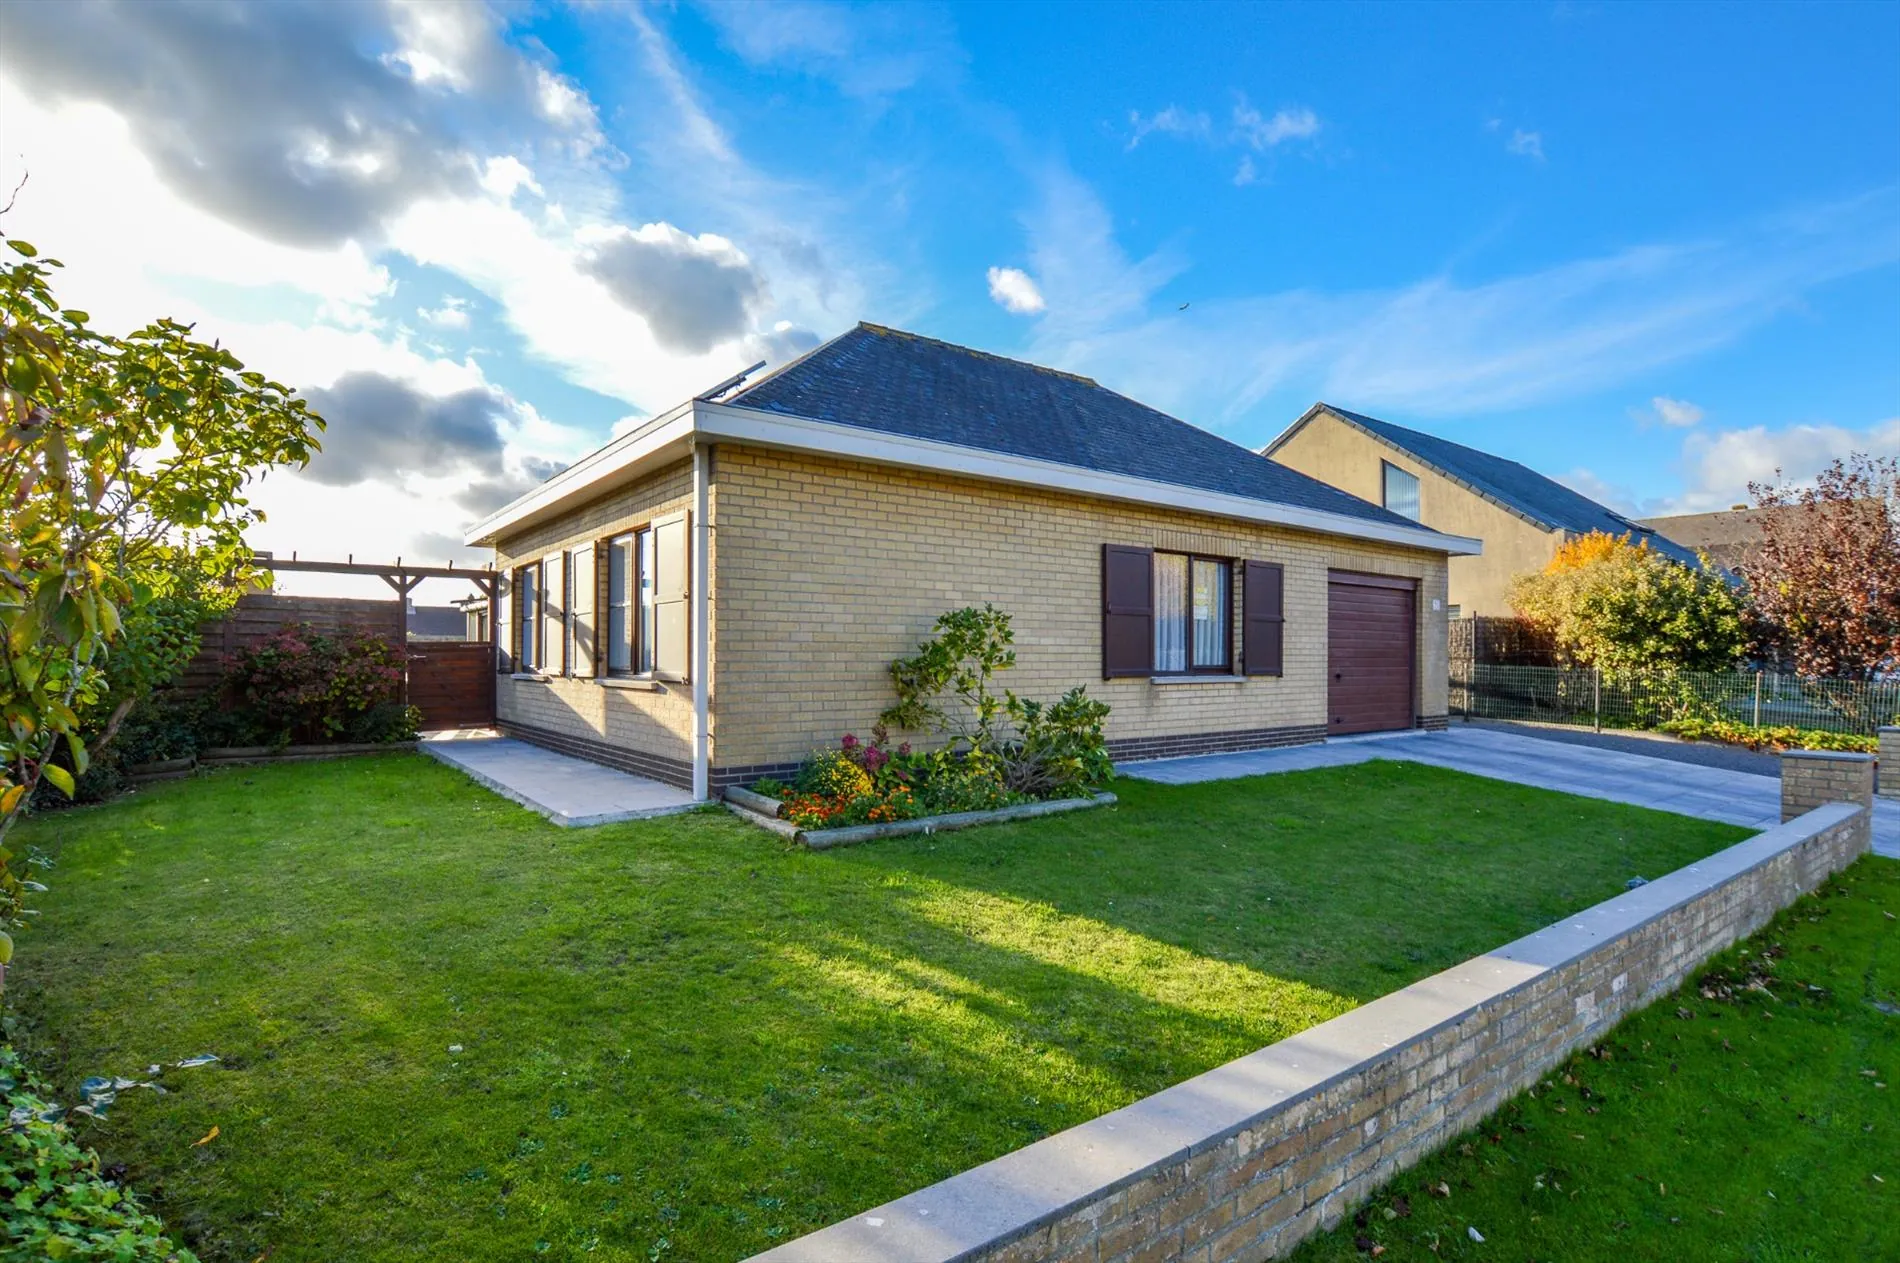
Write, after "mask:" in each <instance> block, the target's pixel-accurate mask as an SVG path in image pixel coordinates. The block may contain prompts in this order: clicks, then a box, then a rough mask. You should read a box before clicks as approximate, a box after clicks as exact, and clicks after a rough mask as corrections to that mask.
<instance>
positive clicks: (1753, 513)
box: [1642, 505, 1773, 570]
mask: <svg viewBox="0 0 1900 1263" xmlns="http://www.w3.org/2000/svg"><path fill="white" fill-rule="evenodd" d="M1771 512H1773V510H1769V509H1751V508H1749V507H1747V506H1746V505H1737V506H1736V507H1735V508H1733V509H1723V510H1721V511H1719V512H1716V513H1679V514H1677V515H1675V516H1674V517H1651V518H1644V519H1643V520H1642V522H1643V525H1644V526H1646V527H1648V528H1649V529H1650V530H1652V531H1655V532H1656V533H1657V534H1658V535H1662V536H1664V537H1665V538H1667V539H1669V540H1672V541H1674V542H1675V543H1677V544H1680V545H1682V547H1684V548H1693V549H1699V550H1700V551H1702V552H1705V553H1707V554H1708V555H1709V560H1711V561H1713V562H1715V563H1716V564H1717V565H1718V566H1726V567H1727V568H1728V569H1730V570H1735V569H1739V568H1740V566H1741V564H1742V563H1743V562H1744V561H1746V560H1747V559H1748V554H1749V553H1750V551H1752V550H1753V549H1754V548H1755V547H1756V546H1757V545H1759V544H1760V543H1761V542H1762V538H1763V534H1762V523H1763V522H1764V521H1765V520H1766V519H1767V517H1768V515H1769V514H1770V513H1771Z"/></svg>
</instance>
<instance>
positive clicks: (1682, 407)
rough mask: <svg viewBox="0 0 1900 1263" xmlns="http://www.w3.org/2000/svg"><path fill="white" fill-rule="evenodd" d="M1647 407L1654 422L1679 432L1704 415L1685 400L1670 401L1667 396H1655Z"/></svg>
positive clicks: (1695, 406)
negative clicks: (1656, 421)
mask: <svg viewBox="0 0 1900 1263" xmlns="http://www.w3.org/2000/svg"><path fill="white" fill-rule="evenodd" d="M1649 407H1650V410H1651V411H1650V414H1651V415H1652V416H1654V417H1655V419H1656V420H1658V421H1660V422H1662V423H1663V424H1664V425H1667V426H1672V427H1674V428H1676V429H1679V430H1686V429H1688V428H1689V427H1690V426H1692V425H1695V424H1696V423H1697V422H1699V421H1701V420H1702V418H1703V417H1704V416H1705V415H1706V414H1705V413H1704V412H1703V411H1702V409H1701V408H1700V407H1698V406H1697V405H1695V404H1692V403H1690V402H1689V401H1688V400H1687V399H1671V398H1670V397H1669V396H1667V395H1657V396H1656V397H1655V398H1654V399H1651V400H1650V401H1649Z"/></svg>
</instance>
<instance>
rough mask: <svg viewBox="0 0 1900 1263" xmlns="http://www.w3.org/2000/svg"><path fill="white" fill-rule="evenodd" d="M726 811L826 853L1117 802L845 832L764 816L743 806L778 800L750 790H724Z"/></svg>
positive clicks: (1021, 807)
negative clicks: (837, 847) (798, 824)
mask: <svg viewBox="0 0 1900 1263" xmlns="http://www.w3.org/2000/svg"><path fill="white" fill-rule="evenodd" d="M725 798H726V810H727V811H730V812H731V813H732V814H733V815H735V816H738V817H739V818H740V819H741V820H744V821H746V822H748V823H750V824H755V825H758V826H759V827H760V828H762V829H768V830H770V831H771V832H773V833H776V834H778V835H779V836H780V837H782V838H785V839H787V840H789V841H791V842H795V843H798V844H800V845H802V846H805V847H807V848H809V849H810V850H813V851H826V850H830V849H831V848H832V847H834V846H853V845H855V844H857V843H859V842H871V841H875V840H876V839H878V838H897V837H903V836H904V835H906V834H911V833H949V832H951V831H952V830H955V829H970V828H974V827H976V826H977V825H985V824H1004V823H1006V822H1008V821H1011V820H1034V819H1035V818H1037V817H1038V816H1054V815H1060V814H1061V813H1063V812H1065V811H1080V810H1082V809H1083V808H1085V807H1106V806H1108V805H1109V804H1111V803H1113V802H1115V801H1116V798H1115V795H1113V794H1110V793H1106V792H1104V793H1100V794H1090V795H1089V796H1088V797H1087V798H1051V799H1048V800H1046V801H1043V802H1035V803H1018V804H1017V805H1016V806H1014V807H998V808H997V809H996V810H994V811H958V812H952V813H950V814H949V815H943V816H919V817H918V818H917V819H915V820H891V821H888V822H886V823H884V824H859V825H850V826H847V827H845V828H842V829H801V828H799V827H798V826H797V825H795V824H793V823H792V822H791V821H789V820H780V819H778V818H777V817H776V816H770V815H767V814H765V812H764V811H763V810H759V809H757V808H754V807H752V806H750V805H742V804H744V803H748V802H749V803H758V804H766V803H770V804H772V810H774V811H776V810H777V809H778V802H777V800H776V799H771V798H767V797H765V796H764V795H763V794H755V793H753V792H751V791H750V790H739V791H737V792H736V793H735V792H734V790H732V789H727V790H726V791H725Z"/></svg>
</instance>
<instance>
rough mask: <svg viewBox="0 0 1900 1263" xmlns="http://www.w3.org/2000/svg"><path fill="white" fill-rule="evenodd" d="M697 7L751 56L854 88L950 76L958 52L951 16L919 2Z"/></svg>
mask: <svg viewBox="0 0 1900 1263" xmlns="http://www.w3.org/2000/svg"><path fill="white" fill-rule="evenodd" d="M699 8H700V9H701V10H703V11H704V12H705V13H706V14H707V16H709V17H711V18H712V20H713V23H714V24H715V25H716V26H717V27H718V28H719V33H720V38H721V40H722V42H723V43H725V45H726V46H727V47H728V48H731V49H732V50H733V51H734V52H736V53H738V54H739V55H740V56H741V57H743V58H745V60H746V61H748V62H750V63H751V64H753V65H755V66H785V67H789V68H791V69H793V70H796V71H798V72H800V73H803V74H808V75H813V76H816V77H818V78H822V79H828V80H830V81H831V82H833V83H835V84H836V85H837V86H838V87H839V88H840V89H842V90H843V91H844V92H846V93H849V94H851V95H853V96H863V97H882V96H887V95H890V94H892V93H896V92H902V91H904V90H906V89H909V88H913V87H916V86H917V85H919V84H920V83H924V82H926V81H931V80H950V79H953V78H954V77H955V76H956V75H957V74H958V72H959V71H960V70H961V68H962V65H963V62H964V60H965V55H964V53H963V50H962V49H961V48H960V47H958V45H957V40H956V33H955V31H954V29H953V28H952V26H951V23H950V20H949V19H948V18H947V17H945V16H944V15H942V14H941V13H939V12H938V11H936V10H934V9H933V8H931V7H929V6H926V5H918V4H864V5H855V6H852V7H849V8H847V7H846V6H843V5H837V4H820V3H810V2H809V0H775V3H772V4H756V3H742V2H740V0H700V4H699Z"/></svg>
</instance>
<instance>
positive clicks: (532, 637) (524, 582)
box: [515, 561, 541, 671]
mask: <svg viewBox="0 0 1900 1263" xmlns="http://www.w3.org/2000/svg"><path fill="white" fill-rule="evenodd" d="M515 595H516V599H518V600H519V601H520V602H521V633H520V634H521V652H520V653H519V654H517V655H516V659H517V661H518V662H519V664H520V667H521V669H522V670H523V671H533V670H535V669H537V668H538V667H539V666H540V665H541V655H540V653H538V652H537V649H538V646H537V645H536V644H535V641H536V639H537V637H536V629H537V628H539V627H540V625H541V563H540V562H538V561H537V562H535V563H534V564H533V565H529V566H523V567H522V568H521V572H520V577H519V578H517V579H516V580H515Z"/></svg>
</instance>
